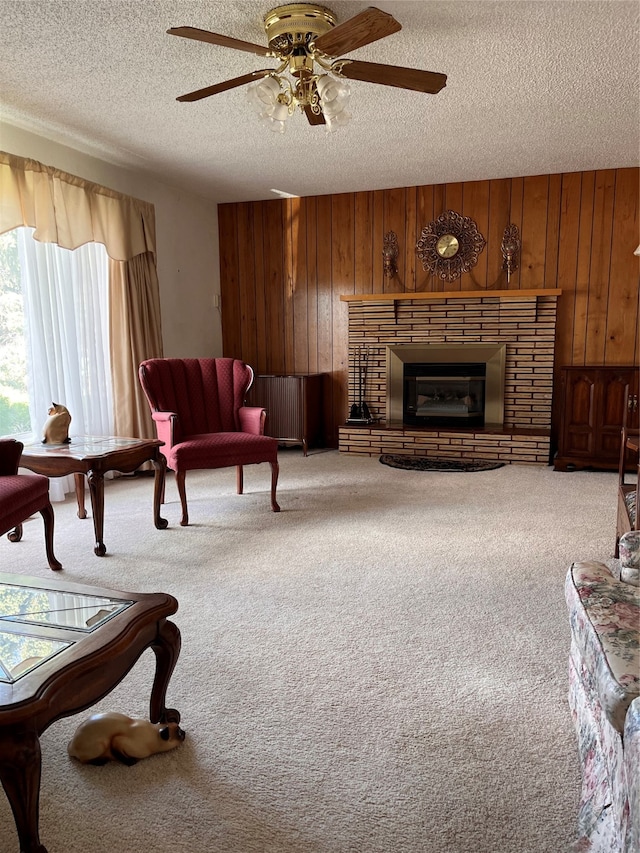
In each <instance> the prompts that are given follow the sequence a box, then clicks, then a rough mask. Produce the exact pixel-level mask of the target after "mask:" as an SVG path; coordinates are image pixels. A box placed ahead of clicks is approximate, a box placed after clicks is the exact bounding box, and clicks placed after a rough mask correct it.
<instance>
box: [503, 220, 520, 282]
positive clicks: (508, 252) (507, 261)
mask: <svg viewBox="0 0 640 853" xmlns="http://www.w3.org/2000/svg"><path fill="white" fill-rule="evenodd" d="M500 249H501V250H502V257H503V258H504V263H503V264H502V269H503V270H506V271H507V284H509V281H510V279H511V275H512V273H513V272H515V271H516V270H517V269H518V255H519V254H520V234H519V233H518V226H517V225H507V227H506V228H505V229H504V235H503V237H502V245H501V246H500Z"/></svg>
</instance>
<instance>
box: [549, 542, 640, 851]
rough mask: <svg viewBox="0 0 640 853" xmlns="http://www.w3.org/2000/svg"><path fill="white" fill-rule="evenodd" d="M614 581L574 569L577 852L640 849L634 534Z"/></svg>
mask: <svg viewBox="0 0 640 853" xmlns="http://www.w3.org/2000/svg"><path fill="white" fill-rule="evenodd" d="M620 562H621V568H620V576H619V577H616V575H615V573H614V570H610V569H609V568H607V566H605V565H604V564H602V563H597V562H581V563H574V564H573V565H572V566H571V568H570V569H569V571H568V572H567V577H566V582H565V596H566V600H567V606H568V608H569V617H570V624H571V651H570V655H569V705H570V707H571V712H572V715H573V718H574V722H575V725H576V731H577V736H578V748H579V753H580V762H581V767H582V794H581V797H580V808H579V813H578V838H577V841H576V845H575V849H576V851H581V852H582V851H594V853H595V851H597V853H638V851H640V586H638V585H637V584H638V574H639V567H640V531H633V532H631V533H626V534H625V535H624V536H623V537H622V538H621V540H620Z"/></svg>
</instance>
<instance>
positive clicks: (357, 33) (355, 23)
mask: <svg viewBox="0 0 640 853" xmlns="http://www.w3.org/2000/svg"><path fill="white" fill-rule="evenodd" d="M401 29H402V26H401V25H400V24H399V23H398V22H397V21H396V19H395V18H394V17H393V15H389V14H387V12H382V11H381V10H380V9H376V8H375V6H369V8H368V9H365V10H364V11H362V12H360V13H359V14H358V15H354V16H353V18H349V20H348V21H345V22H344V23H343V24H338V26H337V27H334V28H333V29H332V30H329V31H328V32H326V33H323V35H321V36H320V37H319V38H317V39H316V41H315V46H316V48H317V50H319V51H320V53H324V54H325V55H326V56H340V55H341V54H343V53H348V52H349V51H352V50H355V49H356V48H358V47H363V46H364V45H365V44H371V42H372V41H378V39H382V38H385V37H386V36H390V35H391V34H392V33H397V32H398V30H401Z"/></svg>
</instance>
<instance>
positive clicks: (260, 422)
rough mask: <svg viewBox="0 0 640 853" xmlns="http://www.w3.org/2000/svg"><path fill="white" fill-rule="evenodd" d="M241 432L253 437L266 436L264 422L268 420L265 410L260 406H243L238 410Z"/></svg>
mask: <svg viewBox="0 0 640 853" xmlns="http://www.w3.org/2000/svg"><path fill="white" fill-rule="evenodd" d="M238 418H239V420H240V432H248V433H251V435H264V422H265V420H266V418H267V413H266V411H265V409H263V408H261V407H260V406H242V408H240V409H238Z"/></svg>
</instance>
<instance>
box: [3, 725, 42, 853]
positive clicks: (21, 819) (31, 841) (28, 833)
mask: <svg viewBox="0 0 640 853" xmlns="http://www.w3.org/2000/svg"><path fill="white" fill-rule="evenodd" d="M41 767H42V758H41V754H40V741H39V739H38V735H37V734H36V732H34V731H16V729H15V728H14V729H12V731H11V732H7V731H0V779H1V780H2V785H3V787H4V790H5V792H6V794H7V798H8V800H9V803H10V805H11V810H12V811H13V816H14V818H15V822H16V829H17V830H18V838H19V839H20V853H47V848H46V847H45V846H44V845H43V844H41V843H40V835H39V831H38V812H39V800H40V772H41Z"/></svg>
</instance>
